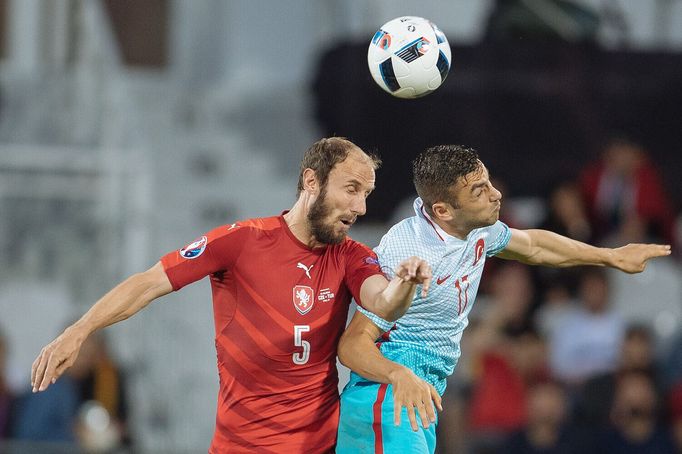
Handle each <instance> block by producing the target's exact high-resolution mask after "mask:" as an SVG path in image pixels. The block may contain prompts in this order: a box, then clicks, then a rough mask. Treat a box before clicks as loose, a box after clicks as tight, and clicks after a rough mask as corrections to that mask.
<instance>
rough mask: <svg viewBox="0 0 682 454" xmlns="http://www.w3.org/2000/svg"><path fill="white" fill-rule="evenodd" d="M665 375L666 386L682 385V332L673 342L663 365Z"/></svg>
mask: <svg viewBox="0 0 682 454" xmlns="http://www.w3.org/2000/svg"><path fill="white" fill-rule="evenodd" d="M663 374H664V377H663V379H664V381H665V385H666V386H672V385H675V384H677V383H682V332H679V333H678V334H677V336H675V338H674V339H673V341H672V342H671V345H670V347H669V351H668V352H667V354H666V357H665V361H664V364H663Z"/></svg>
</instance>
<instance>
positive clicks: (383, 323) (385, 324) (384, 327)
mask: <svg viewBox="0 0 682 454" xmlns="http://www.w3.org/2000/svg"><path fill="white" fill-rule="evenodd" d="M358 312H361V313H362V314H363V315H364V316H365V317H367V318H368V319H369V320H370V321H371V322H372V323H374V324H375V325H376V326H377V327H378V328H379V329H380V330H381V332H382V333H385V332H387V331H390V330H391V328H393V325H395V322H389V321H388V320H384V319H383V318H381V317H379V316H378V315H376V314H374V313H372V312H370V311H368V310H367V309H365V308H364V307H360V306H358Z"/></svg>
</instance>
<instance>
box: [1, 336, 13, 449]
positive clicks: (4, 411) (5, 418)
mask: <svg viewBox="0 0 682 454" xmlns="http://www.w3.org/2000/svg"><path fill="white" fill-rule="evenodd" d="M6 362H7V342H6V340H5V337H4V335H3V334H2V332H0V440H3V439H5V438H8V435H9V426H10V412H11V406H12V400H13V399H12V393H11V392H10V390H9V386H8V385H7V379H6V372H5V367H6Z"/></svg>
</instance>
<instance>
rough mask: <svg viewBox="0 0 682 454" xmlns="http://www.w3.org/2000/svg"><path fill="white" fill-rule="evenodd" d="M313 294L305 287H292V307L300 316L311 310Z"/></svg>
mask: <svg viewBox="0 0 682 454" xmlns="http://www.w3.org/2000/svg"><path fill="white" fill-rule="evenodd" d="M314 299H315V293H314V292H313V289H312V288H310V287H308V286H307V285H297V286H296V287H294V307H295V308H296V310H297V311H298V312H299V313H300V314H301V315H305V314H307V313H308V312H310V309H312V308H313V302H314Z"/></svg>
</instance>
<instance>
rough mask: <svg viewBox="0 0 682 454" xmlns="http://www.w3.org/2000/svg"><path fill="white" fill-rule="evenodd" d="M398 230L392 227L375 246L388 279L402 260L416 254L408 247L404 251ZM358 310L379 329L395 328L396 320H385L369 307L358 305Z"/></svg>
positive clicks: (393, 275)
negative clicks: (410, 252)
mask: <svg viewBox="0 0 682 454" xmlns="http://www.w3.org/2000/svg"><path fill="white" fill-rule="evenodd" d="M397 232H398V230H397V229H396V228H392V229H391V230H389V231H388V232H387V233H386V235H384V236H383V238H382V239H381V242H380V243H379V245H378V246H377V247H375V248H374V252H376V254H377V257H378V258H379V264H380V265H381V270H382V271H383V272H384V275H385V276H386V278H387V279H388V280H391V279H393V278H394V277H395V269H396V268H397V267H398V265H399V264H400V262H402V261H403V260H404V259H406V258H408V257H411V256H412V255H414V254H408V251H407V249H405V251H402V250H401V248H400V247H399V246H398V245H399V244H400V243H399V242H400V238H399V236H400V235H399V234H397ZM389 244H392V245H393V247H388V245H389ZM401 251H402V252H401ZM401 253H402V254H403V256H399V254H401ZM406 254H407V255H406ZM358 311H360V313H362V314H363V315H365V316H366V317H367V318H369V319H370V320H371V321H372V323H374V324H375V325H376V326H377V327H379V329H380V330H381V331H382V332H384V333H385V332H386V331H390V329H391V328H393V325H394V322H389V321H387V320H384V319H383V318H381V317H379V316H378V315H375V314H373V313H372V312H369V311H368V310H367V309H365V308H362V307H360V306H358Z"/></svg>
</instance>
